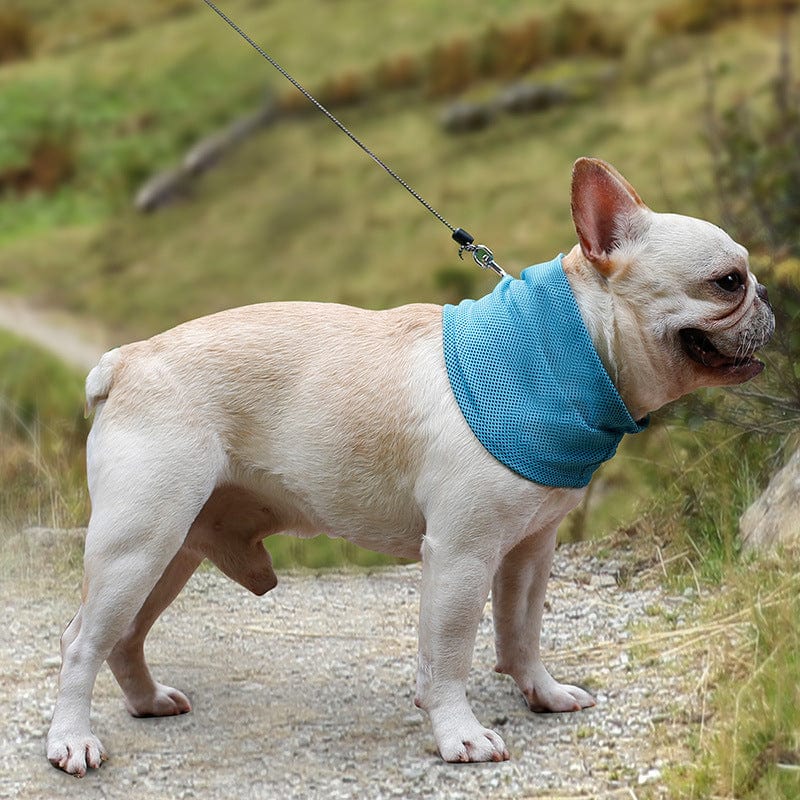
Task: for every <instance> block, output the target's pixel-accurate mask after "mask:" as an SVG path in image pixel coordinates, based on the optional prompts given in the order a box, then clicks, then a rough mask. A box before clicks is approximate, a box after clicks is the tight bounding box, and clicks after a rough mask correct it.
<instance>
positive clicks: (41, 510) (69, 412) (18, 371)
mask: <svg viewBox="0 0 800 800" xmlns="http://www.w3.org/2000/svg"><path fill="white" fill-rule="evenodd" d="M82 410H83V380H82V377H81V376H79V375H77V374H76V373H74V372H72V371H71V370H70V369H69V368H67V367H65V366H64V365H63V364H62V363H61V362H60V361H59V360H58V359H56V358H54V357H52V356H50V355H49V354H47V353H45V352H43V351H41V350H39V349H38V348H36V347H33V346H31V345H28V344H27V343H26V342H24V341H23V340H21V339H18V338H16V337H15V336H12V335H10V334H6V333H3V332H0V486H2V488H3V491H2V493H0V530H2V529H7V530H9V529H12V528H14V527H18V526H19V525H20V524H34V525H46V526H52V527H67V528H68V527H72V526H73V525H76V524H79V523H81V522H82V521H83V520H84V519H85V515H86V508H87V505H86V489H85V480H84V467H83V459H84V450H85V444H84V442H85V438H86V433H87V431H88V423H87V422H86V421H85V420H84V419H83V414H82Z"/></svg>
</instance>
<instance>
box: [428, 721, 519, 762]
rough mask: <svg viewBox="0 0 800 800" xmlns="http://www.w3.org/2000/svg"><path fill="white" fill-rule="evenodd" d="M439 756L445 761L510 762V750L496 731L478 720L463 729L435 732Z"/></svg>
mask: <svg viewBox="0 0 800 800" xmlns="http://www.w3.org/2000/svg"><path fill="white" fill-rule="evenodd" d="M434 733H435V735H436V744H437V746H438V748H439V754H440V755H441V757H442V758H443V759H444V760H445V761H454V762H468V761H508V759H509V758H510V756H509V754H508V749H507V748H506V746H505V743H504V742H503V740H502V739H501V738H500V736H498V735H497V734H496V733H495V732H494V731H492V730H489V729H488V728H484V727H483V726H482V725H481V724H480V723H479V722H478V721H477V720H476V721H475V722H474V724H471V725H469V726H467V727H462V728H453V729H450V728H448V729H447V730H444V731H434Z"/></svg>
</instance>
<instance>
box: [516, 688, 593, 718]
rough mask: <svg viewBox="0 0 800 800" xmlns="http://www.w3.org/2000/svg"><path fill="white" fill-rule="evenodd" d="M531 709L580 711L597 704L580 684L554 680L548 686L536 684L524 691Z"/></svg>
mask: <svg viewBox="0 0 800 800" xmlns="http://www.w3.org/2000/svg"><path fill="white" fill-rule="evenodd" d="M523 694H524V695H525V699H526V700H527V701H528V708H530V710H531V711H540V712H542V711H544V712H564V711H580V710H581V709H583V708H590V707H591V706H593V705H595V704H596V703H595V699H594V697H592V696H591V695H590V694H589V692H587V691H585V690H583V689H581V688H580V686H570V685H569V684H567V683H557V682H556V681H552V683H551V684H549V685H547V686H543V687H542V686H534V687H532V688H531V689H528V690H527V691H524V692H523Z"/></svg>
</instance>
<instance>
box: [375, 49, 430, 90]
mask: <svg viewBox="0 0 800 800" xmlns="http://www.w3.org/2000/svg"><path fill="white" fill-rule="evenodd" d="M421 78H422V70H421V68H420V65H419V63H418V62H417V60H416V59H415V58H414V57H413V56H411V55H408V54H407V53H404V54H401V55H398V56H394V58H389V59H386V60H385V61H382V62H381V63H380V64H378V67H377V68H376V70H375V84H376V86H377V87H378V88H379V89H383V90H386V91H397V90H401V89H411V88H413V87H415V86H418V85H419V83H420V80H421Z"/></svg>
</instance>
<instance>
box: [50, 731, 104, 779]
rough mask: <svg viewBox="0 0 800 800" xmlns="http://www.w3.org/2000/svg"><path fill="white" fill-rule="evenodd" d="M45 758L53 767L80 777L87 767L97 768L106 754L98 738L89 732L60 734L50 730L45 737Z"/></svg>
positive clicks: (84, 773)
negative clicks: (81, 734)
mask: <svg viewBox="0 0 800 800" xmlns="http://www.w3.org/2000/svg"><path fill="white" fill-rule="evenodd" d="M47 758H48V760H49V761H50V763H51V764H52V765H53V766H54V767H58V768H59V769H63V770H64V772H67V773H69V774H70V775H74V776H75V777H76V778H82V777H83V776H84V775H86V770H87V769H88V768H89V767H92V768H94V769H97V768H99V767H100V765H101V764H102V763H103V762H104V761H105V760H106V759H107V758H108V755H107V754H106V751H105V748H104V747H103V745H102V744H101V743H100V740H99V739H98V738H97V737H96V736H94V735H92V734H91V733H89V734H87V735H85V736H74V735H63V736H62V735H59V734H57V733H55V734H54V733H53V732H51V733H50V735H49V736H48V737H47Z"/></svg>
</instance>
